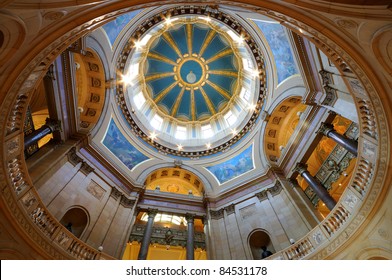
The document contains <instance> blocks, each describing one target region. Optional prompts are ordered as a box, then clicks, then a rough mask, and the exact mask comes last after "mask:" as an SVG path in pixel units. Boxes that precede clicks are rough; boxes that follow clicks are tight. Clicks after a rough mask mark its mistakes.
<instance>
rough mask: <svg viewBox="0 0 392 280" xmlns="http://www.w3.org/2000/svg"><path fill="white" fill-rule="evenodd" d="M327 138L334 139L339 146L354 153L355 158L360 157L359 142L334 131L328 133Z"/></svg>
mask: <svg viewBox="0 0 392 280" xmlns="http://www.w3.org/2000/svg"><path fill="white" fill-rule="evenodd" d="M327 137H329V138H331V139H333V140H334V141H335V142H336V143H337V144H338V145H340V146H342V147H343V148H345V149H346V150H347V151H349V152H350V153H352V154H353V155H354V156H358V142H356V141H354V140H352V139H349V138H347V137H345V136H343V135H341V134H339V133H337V132H336V131H334V130H331V131H330V132H328V133H327Z"/></svg>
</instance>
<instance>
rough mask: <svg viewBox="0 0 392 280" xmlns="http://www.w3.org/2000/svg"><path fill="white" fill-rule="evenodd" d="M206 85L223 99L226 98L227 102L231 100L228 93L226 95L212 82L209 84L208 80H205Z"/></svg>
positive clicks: (225, 92)
mask: <svg viewBox="0 0 392 280" xmlns="http://www.w3.org/2000/svg"><path fill="white" fill-rule="evenodd" d="M206 83H207V84H208V85H210V86H211V87H212V88H213V89H215V90H216V91H217V92H218V93H219V94H220V95H222V96H223V97H224V98H226V99H227V100H230V98H231V96H230V93H228V92H227V91H226V90H224V89H223V88H221V87H220V86H218V85H216V84H214V83H213V82H211V81H209V80H207V81H206Z"/></svg>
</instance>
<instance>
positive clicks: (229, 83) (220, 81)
mask: <svg viewBox="0 0 392 280" xmlns="http://www.w3.org/2000/svg"><path fill="white" fill-rule="evenodd" d="M209 80H210V81H211V82H213V83H214V84H216V85H218V86H219V87H221V88H223V89H225V90H226V91H228V92H231V91H232V88H233V85H234V83H235V81H236V80H237V79H236V78H234V77H228V76H223V75H215V74H210V76H209Z"/></svg>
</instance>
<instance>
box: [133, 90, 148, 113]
mask: <svg viewBox="0 0 392 280" xmlns="http://www.w3.org/2000/svg"><path fill="white" fill-rule="evenodd" d="M133 101H134V102H135V105H136V108H138V109H140V108H141V107H142V106H143V104H144V103H145V102H146V99H145V98H144V95H143V93H142V92H139V93H138V94H136V95H135V97H134V98H133Z"/></svg>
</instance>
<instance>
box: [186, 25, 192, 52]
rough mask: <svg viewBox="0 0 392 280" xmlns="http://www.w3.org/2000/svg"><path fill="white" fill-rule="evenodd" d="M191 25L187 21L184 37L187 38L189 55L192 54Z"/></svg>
mask: <svg viewBox="0 0 392 280" xmlns="http://www.w3.org/2000/svg"><path fill="white" fill-rule="evenodd" d="M192 30H193V29H192V25H191V24H190V23H188V24H187V25H186V39H187V44H188V53H189V55H192V51H193V50H192V45H193V32H192Z"/></svg>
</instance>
